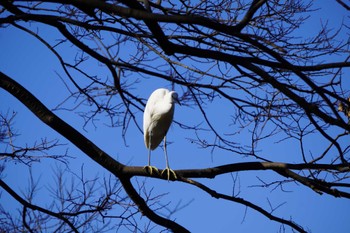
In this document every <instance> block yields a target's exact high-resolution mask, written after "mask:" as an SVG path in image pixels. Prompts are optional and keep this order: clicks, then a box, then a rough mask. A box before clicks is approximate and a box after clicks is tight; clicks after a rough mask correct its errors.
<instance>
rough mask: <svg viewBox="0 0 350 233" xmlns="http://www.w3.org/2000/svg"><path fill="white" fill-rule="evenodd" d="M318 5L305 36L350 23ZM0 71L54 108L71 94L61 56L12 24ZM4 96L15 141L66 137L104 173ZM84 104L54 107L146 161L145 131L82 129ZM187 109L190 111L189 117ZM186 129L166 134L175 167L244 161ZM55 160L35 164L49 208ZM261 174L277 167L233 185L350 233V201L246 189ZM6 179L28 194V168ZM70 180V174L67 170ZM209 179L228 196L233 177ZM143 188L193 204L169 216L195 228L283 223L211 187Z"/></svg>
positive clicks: (262, 228)
mask: <svg viewBox="0 0 350 233" xmlns="http://www.w3.org/2000/svg"><path fill="white" fill-rule="evenodd" d="M330 2H332V3H330ZM318 4H320V6H322V7H323V9H322V10H320V11H319V12H318V13H317V14H316V15H314V16H313V17H312V18H310V21H309V23H308V24H307V25H306V27H305V28H304V29H303V30H300V32H299V33H300V35H301V36H305V37H307V35H308V34H309V33H311V34H312V33H316V32H314V31H313V29H314V27H313V25H314V24H318V23H320V22H321V21H322V22H326V20H329V23H330V24H331V25H334V26H337V25H339V24H340V22H341V21H342V20H344V21H345V22H347V24H348V25H349V18H346V15H347V14H348V12H346V11H345V10H344V9H343V8H341V7H340V6H339V5H338V4H336V2H335V1H326V0H322V1H318ZM39 30H40V31H44V32H47V36H48V37H50V38H52V39H54V38H55V37H56V36H57V34H56V32H55V31H52V30H49V29H48V28H46V27H42V25H40V26H39ZM344 38H345V37H344ZM345 39H347V38H345ZM62 52H63V54H64V56H65V57H67V58H69V59H73V58H74V53H75V50H70V49H68V48H67V50H64V51H62ZM90 69H91V71H92V72H94V73H99V72H101V73H99V74H100V75H101V76H102V77H103V76H105V75H108V74H107V73H106V71H105V70H104V69H103V68H101V67H99V66H98V65H97V64H95V65H92V66H91V67H90ZM0 70H1V71H2V72H4V73H5V74H7V75H9V76H10V77H12V78H14V79H15V80H17V81H18V82H19V83H20V84H21V85H23V86H24V87H25V88H27V89H28V90H29V91H31V92H32V93H33V94H34V95H35V96H36V97H37V98H39V99H40V100H41V101H42V102H43V103H44V104H45V105H46V106H47V107H48V108H50V109H53V108H55V107H56V106H57V105H58V104H59V103H61V101H62V100H63V99H64V98H65V97H66V96H67V95H68V92H67V90H66V89H65V87H64V84H63V83H62V81H61V80H60V79H59V77H58V74H60V75H63V71H62V69H61V67H60V66H59V63H58V61H57V59H56V58H55V57H54V56H53V55H52V54H51V53H50V51H48V50H47V49H46V48H45V47H44V46H43V45H41V44H40V43H39V42H38V41H37V40H35V39H34V38H33V37H31V36H29V35H28V34H25V33H24V32H21V31H19V30H17V29H15V28H13V27H8V28H1V29H0ZM164 86H165V87H170V86H169V84H167V83H165V82H161V81H157V82H153V81H152V82H151V81H150V82H142V83H140V84H138V85H136V86H135V87H136V88H135V90H134V91H133V93H135V94H136V95H138V96H140V97H143V98H147V97H148V96H149V95H150V93H151V92H152V91H153V90H154V89H155V88H158V87H164ZM175 89H176V87H175ZM177 91H179V94H180V95H181V94H182V93H181V90H180V89H179V90H177ZM0 102H1V105H0V111H1V112H2V113H4V112H5V113H6V112H7V111H9V112H11V111H16V112H17V116H16V118H15V124H14V127H15V129H17V133H18V134H19V135H20V136H18V137H17V138H16V141H15V143H16V144H17V145H25V144H28V145H33V144H34V143H35V142H39V141H40V140H41V139H42V138H47V140H53V139H56V138H58V139H59V140H60V142H61V143H67V146H65V147H63V148H68V154H69V155H70V156H73V157H75V159H74V160H71V161H70V164H69V166H70V167H71V169H72V170H74V171H75V172H77V173H79V171H80V168H81V165H82V164H84V171H85V175H86V176H87V177H89V176H91V177H95V176H96V174H98V176H100V177H102V176H103V175H104V174H107V173H106V172H104V171H103V170H102V169H101V168H100V167H99V166H98V165H96V164H95V163H94V162H93V161H91V160H90V159H89V158H88V157H87V156H85V155H84V154H82V153H81V152H80V151H79V150H78V149H76V148H75V147H74V146H72V145H70V144H69V142H67V141H66V140H65V139H64V138H62V137H60V135H58V134H57V133H56V132H55V131H53V130H51V129H50V128H48V127H46V126H45V125H43V124H42V123H41V122H39V120H37V119H36V117H35V116H34V115H33V114H31V113H30V112H29V111H28V110H27V109H26V108H25V107H24V106H23V105H22V104H20V103H19V102H18V101H17V100H16V99H15V98H13V97H12V96H10V95H9V94H7V93H6V92H4V91H3V90H2V89H1V90H0ZM220 107H222V106H218V105H216V106H211V108H210V109H208V115H209V117H210V118H211V120H212V121H213V122H216V124H218V127H220V126H221V127H224V126H225V125H224V123H225V121H226V122H227V121H228V120H229V119H221V116H220V114H218V113H220ZM84 109H86V108H85V107H82V108H81V109H78V110H75V111H73V112H70V111H62V110H60V111H55V113H56V114H57V115H59V116H60V117H61V118H62V119H63V120H65V121H66V122H68V123H70V124H72V125H73V126H74V127H75V128H76V129H77V130H79V131H80V132H81V133H83V134H84V135H85V136H86V137H88V138H89V139H90V140H92V141H93V142H94V143H95V144H96V145H98V146H99V147H100V148H102V149H103V150H105V151H106V152H107V153H109V154H110V155H111V156H113V157H114V158H117V159H118V160H120V161H121V162H122V163H127V164H130V165H137V166H143V165H145V164H146V163H147V150H146V148H145V147H144V143H143V136H142V134H141V132H139V131H138V130H137V128H136V127H135V126H134V125H132V124H131V126H130V128H129V130H128V131H127V135H126V142H124V140H123V138H122V136H121V130H120V129H119V128H113V127H106V124H108V120H106V119H101V120H100V121H98V122H96V125H95V126H96V127H94V125H92V124H89V125H87V126H86V127H85V128H84V129H83V128H82V127H83V123H84V122H83V120H82V119H81V118H80V117H79V116H78V114H75V113H74V112H78V111H80V110H84ZM196 114H197V113H196V112H195V109H192V108H189V107H186V106H177V108H176V113H175V119H176V120H178V121H181V122H182V121H184V122H186V123H188V124H194V123H195V120H196V117H195V116H196ZM189 115H190V116H192V117H191V118H190V119H189V117H188V116H189ZM136 117H137V121H138V122H139V124H140V125H142V113H141V112H138V113H136ZM220 124H222V125H220ZM186 134H187V132H186V131H185V130H183V129H181V128H180V127H178V126H177V125H173V126H172V127H171V129H170V130H169V133H168V138H169V140H170V141H172V142H174V143H172V144H171V145H169V147H168V152H169V156H170V165H171V167H172V168H173V169H182V168H183V169H185V168H205V167H211V166H216V165H221V164H225V163H234V162H242V161H247V160H246V159H245V158H243V157H241V156H239V155H238V156H237V155H232V154H228V153H227V152H222V151H215V152H214V155H213V154H211V152H210V151H209V150H202V149H198V148H197V147H196V145H194V144H191V143H190V142H189V141H188V140H187V139H186ZM238 137H239V139H238V140H245V137H249V136H248V135H239V136H238ZM311 143H312V142H311ZM318 143H319V141H318V139H315V141H314V144H315V145H318ZM125 144H126V145H127V146H125ZM296 147H297V145H296V144H293V143H281V144H274V145H273V146H272V147H271V148H270V149H269V148H266V154H269V156H272V157H274V158H278V159H277V160H279V161H281V162H283V161H294V160H293V156H294V155H295V153H298V148H296ZM0 150H1V151H3V150H4V146H3V145H0ZM51 153H62V151H61V150H54V151H52V152H51ZM153 155H154V156H153V157H152V164H153V165H155V166H157V167H160V168H163V167H164V166H165V161H164V157H163V152H162V149H161V148H158V149H157V150H155V151H154V152H153ZM0 163H3V161H0ZM56 166H62V167H63V165H62V164H58V165H56V164H55V163H54V161H53V160H42V162H39V163H34V164H33V165H32V171H33V175H34V178H35V179H40V182H39V192H38V194H40V193H41V192H42V193H44V194H43V195H38V196H36V197H34V200H33V203H35V204H38V205H44V206H45V205H47V204H49V203H45V201H46V200H47V198H45V197H46V196H47V195H48V196H49V195H50V194H49V192H48V190H47V188H46V185H47V184H48V183H51V185H53V184H52V180H53V178H52V175H53V173H52V170H54V169H55V167H56ZM257 176H259V177H262V178H264V179H266V180H267V181H268V180H270V181H272V180H273V179H274V178H275V177H276V176H275V175H274V174H273V173H272V172H243V173H240V175H239V182H240V190H237V189H236V190H235V191H236V192H237V191H240V195H239V196H241V197H243V198H245V199H246V200H249V201H252V202H253V203H255V204H258V205H260V206H262V207H264V208H266V209H269V201H270V202H271V204H272V205H273V206H278V205H280V204H282V203H284V202H286V203H285V204H284V205H283V206H281V207H280V208H279V209H277V210H276V211H275V212H274V214H275V215H277V216H280V217H284V218H290V216H292V217H293V220H295V221H296V222H297V223H299V224H301V225H302V226H303V227H306V229H311V230H312V232H321V233H322V232H325V233H326V232H339V233H345V232H348V231H349V229H350V219H349V217H348V216H349V215H348V209H349V207H350V203H349V200H345V199H336V198H333V197H330V196H327V195H322V196H320V195H318V194H316V193H314V192H313V191H311V190H310V189H308V188H305V187H303V186H301V185H300V186H297V185H290V186H286V189H287V190H289V191H291V192H280V191H274V192H270V191H269V190H263V189H258V188H248V187H247V186H249V185H252V184H258V183H259V181H258V179H257ZM1 178H3V179H4V180H5V181H6V182H7V183H8V184H10V185H11V186H12V187H13V188H14V189H15V190H17V191H19V193H21V194H22V196H23V192H25V190H26V188H27V187H28V185H29V182H28V180H29V177H28V167H27V166H24V165H22V164H18V163H17V164H14V163H10V164H6V169H5V171H4V172H3V173H1ZM67 180H69V179H68V176H67ZM138 181H140V182H142V181H144V179H143V178H139V179H138ZM204 183H205V184H207V185H209V186H210V187H213V188H216V189H217V190H218V191H221V192H224V193H227V194H231V193H232V189H233V185H232V184H233V182H232V177H231V176H223V177H218V178H216V179H215V180H208V181H204ZM146 188H147V189H148V190H150V189H152V188H154V191H153V193H154V194H162V193H168V194H167V195H166V196H165V197H164V199H163V200H162V203H167V202H169V201H171V205H170V206H173V207H174V206H176V204H177V203H178V202H179V201H181V203H183V204H185V203H190V204H189V205H188V206H187V207H186V208H184V209H182V210H180V211H179V212H177V213H175V214H174V215H173V216H172V219H176V220H177V221H178V223H180V224H182V225H184V226H185V227H187V228H188V229H189V230H191V231H192V232H278V230H279V227H280V224H279V223H275V222H271V221H269V220H268V219H267V218H266V217H264V216H262V215H261V214H259V213H257V212H255V211H253V210H251V209H248V210H247V211H246V209H245V207H244V206H242V205H239V204H235V203H230V202H226V201H223V200H216V199H213V198H212V197H210V196H209V195H207V194H206V193H204V192H201V191H200V190H198V189H195V188H193V187H190V186H188V185H184V184H181V183H174V182H166V181H159V180H152V179H147V185H146ZM0 202H1V204H2V205H4V206H5V207H6V208H9V209H11V210H13V213H14V214H15V212H16V210H15V206H16V205H15V204H14V202H13V199H12V198H11V197H9V196H8V195H7V194H6V193H5V192H2V194H1V199H0ZM157 231H159V228H156V230H155V232H157ZM286 231H287V232H290V229H289V228H287V227H286Z"/></svg>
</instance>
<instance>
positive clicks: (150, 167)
mask: <svg viewBox="0 0 350 233" xmlns="http://www.w3.org/2000/svg"><path fill="white" fill-rule="evenodd" d="M151 137H152V132H150V134H149V137H148V147H149V148H148V165H147V166H144V167H143V169H145V170H146V172H148V173H149V174H150V175H152V172H153V170H155V171H156V172H157V173H158V174H159V171H158V168H156V167H154V166H151Z"/></svg>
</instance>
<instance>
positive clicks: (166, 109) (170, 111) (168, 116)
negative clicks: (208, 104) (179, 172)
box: [143, 88, 180, 180]
mask: <svg viewBox="0 0 350 233" xmlns="http://www.w3.org/2000/svg"><path fill="white" fill-rule="evenodd" d="M175 103H178V104H180V103H179V100H178V95H177V93H176V92H175V91H169V90H167V89H165V88H159V89H157V90H155V91H154V92H153V93H152V94H151V96H150V97H149V98H148V100H147V104H146V107H145V111H144V113H143V134H144V141H145V145H146V148H147V149H148V166H145V169H146V170H147V171H148V172H149V173H150V174H151V175H152V170H156V171H157V172H158V169H157V168H156V167H153V166H151V150H154V149H156V148H157V147H158V145H159V144H160V142H161V141H162V140H163V139H164V154H165V161H166V168H165V169H164V170H163V172H162V174H161V175H163V173H164V172H167V178H168V180H169V178H170V174H172V175H173V177H174V178H175V179H176V178H177V177H176V174H175V172H174V171H173V170H171V169H170V167H169V161H168V155H167V150H166V134H167V132H168V129H169V127H170V125H171V122H172V121H173V116H174V110H175Z"/></svg>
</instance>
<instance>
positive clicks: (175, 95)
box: [169, 91, 181, 105]
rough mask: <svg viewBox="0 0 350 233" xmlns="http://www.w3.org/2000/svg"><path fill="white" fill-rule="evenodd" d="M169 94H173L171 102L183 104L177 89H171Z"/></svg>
mask: <svg viewBox="0 0 350 233" xmlns="http://www.w3.org/2000/svg"><path fill="white" fill-rule="evenodd" d="M169 94H170V96H171V102H172V103H177V104H179V105H181V104H180V101H179V96H178V94H177V93H176V92H175V91H171V92H170V93H169Z"/></svg>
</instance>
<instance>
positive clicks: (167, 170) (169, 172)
mask: <svg viewBox="0 0 350 233" xmlns="http://www.w3.org/2000/svg"><path fill="white" fill-rule="evenodd" d="M164 154H165V162H166V167H165V169H164V170H163V171H162V173H161V175H162V176H163V173H164V172H165V171H166V174H167V179H168V180H170V174H172V177H173V178H174V179H177V176H176V173H175V172H174V170H172V169H170V167H169V161H168V154H167V150H166V136H164Z"/></svg>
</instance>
